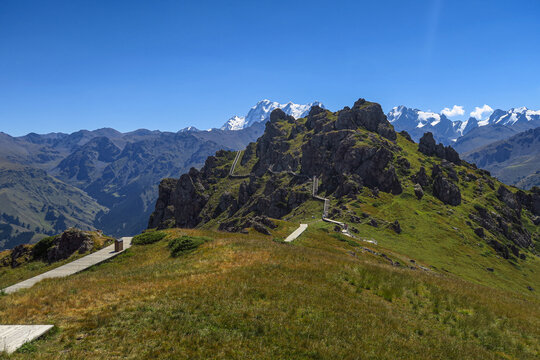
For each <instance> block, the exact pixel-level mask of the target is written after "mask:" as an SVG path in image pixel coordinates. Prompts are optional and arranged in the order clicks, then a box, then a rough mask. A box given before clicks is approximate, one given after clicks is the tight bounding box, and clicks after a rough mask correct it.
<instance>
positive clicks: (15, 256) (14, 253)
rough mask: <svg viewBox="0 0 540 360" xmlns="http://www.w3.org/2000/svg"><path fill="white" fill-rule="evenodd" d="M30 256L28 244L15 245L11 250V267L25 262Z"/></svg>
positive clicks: (30, 249)
mask: <svg viewBox="0 0 540 360" xmlns="http://www.w3.org/2000/svg"><path fill="white" fill-rule="evenodd" d="M31 256H32V248H31V247H30V246H29V245H26V244H21V245H17V246H15V247H14V248H13V249H12V250H11V254H10V259H9V260H10V265H11V267H12V268H16V267H18V266H20V265H22V264H24V263H25V262H27V261H29V260H30V258H31Z"/></svg>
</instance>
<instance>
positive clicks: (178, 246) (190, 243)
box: [169, 236, 210, 257]
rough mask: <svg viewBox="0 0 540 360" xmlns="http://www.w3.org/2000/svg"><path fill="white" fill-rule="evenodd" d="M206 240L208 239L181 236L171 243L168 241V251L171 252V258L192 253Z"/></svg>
mask: <svg viewBox="0 0 540 360" xmlns="http://www.w3.org/2000/svg"><path fill="white" fill-rule="evenodd" d="M208 240H210V239H208V238H205V237H194V236H182V237H179V238H175V239H172V240H171V241H169V249H170V250H171V256H173V257H177V256H179V255H182V254H185V253H188V252H190V251H193V250H195V249H196V248H198V247H199V246H201V245H202V244H203V243H205V242H206V241H208Z"/></svg>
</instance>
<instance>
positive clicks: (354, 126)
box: [148, 99, 540, 258]
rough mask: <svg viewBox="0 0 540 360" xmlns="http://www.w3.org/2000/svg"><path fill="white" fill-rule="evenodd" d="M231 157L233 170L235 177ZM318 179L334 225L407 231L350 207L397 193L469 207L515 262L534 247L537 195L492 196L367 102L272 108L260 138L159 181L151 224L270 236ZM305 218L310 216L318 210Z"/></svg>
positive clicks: (447, 156) (480, 175)
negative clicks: (479, 203)
mask: <svg viewBox="0 0 540 360" xmlns="http://www.w3.org/2000/svg"><path fill="white" fill-rule="evenodd" d="M235 159H238V161H237V162H236V164H237V165H236V169H235V170H234V171H233V172H231V171H230V170H231V166H232V164H233V162H235ZM426 169H430V171H431V174H428V171H429V170H428V171H427V170H426ZM313 178H317V179H318V182H317V184H318V185H317V189H316V193H317V194H320V195H321V196H323V197H324V198H328V199H330V202H334V203H337V204H338V205H333V206H332V207H331V208H330V209H329V211H328V214H329V217H331V218H333V219H341V220H343V221H352V222H353V223H355V224H358V223H362V224H365V225H371V226H373V227H375V228H377V229H391V230H392V232H393V233H394V234H400V236H402V234H403V233H404V232H405V231H408V230H407V228H405V227H404V226H403V224H402V222H401V219H396V217H394V218H391V219H384V218H380V216H375V217H372V216H370V215H368V214H366V215H365V216H364V214H365V213H363V212H362V217H359V216H357V215H355V214H354V213H353V212H351V206H352V205H351V203H356V204H358V203H362V202H364V201H365V199H366V197H367V198H369V199H380V201H379V203H383V202H388V201H390V202H391V201H392V200H389V199H392V198H394V197H397V198H399V199H410V200H407V201H414V202H415V203H418V204H421V203H424V202H428V203H429V204H434V205H430V208H431V206H435V207H437V208H438V209H440V210H438V211H436V212H435V211H434V213H435V214H434V215H441V214H442V213H443V212H447V213H454V210H452V207H462V206H465V209H466V210H465V211H463V210H462V208H460V211H459V213H460V214H463V213H464V212H465V213H467V215H469V216H468V217H465V216H463V215H461V216H463V217H464V219H463V223H468V224H470V225H468V226H469V227H470V231H471V234H473V235H472V236H478V237H480V238H482V239H484V241H485V242H486V243H488V244H490V245H491V246H492V247H493V248H494V249H495V250H496V251H499V252H505V251H506V250H504V249H507V251H508V256H509V258H510V257H513V256H515V257H522V255H521V254H522V253H523V249H533V248H534V245H533V241H532V235H531V234H530V233H529V232H528V230H527V226H526V225H525V221H526V222H527V223H528V224H530V223H535V221H536V219H537V217H538V210H539V208H540V195H539V193H536V192H523V191H518V192H515V193H514V192H512V191H510V190H508V189H506V188H505V187H502V188H499V190H498V192H497V194H498V195H497V196H496V197H494V196H493V193H495V192H496V191H497V190H496V189H497V186H500V184H499V185H498V183H497V181H496V180H495V179H493V178H491V177H490V174H489V172H487V171H485V170H479V169H477V168H476V167H475V166H473V165H471V164H468V163H466V162H464V161H461V159H460V158H459V156H458V155H457V153H456V152H455V151H454V150H453V149H452V148H451V147H449V146H444V145H442V144H436V143H435V140H434V139H433V136H432V135H431V134H429V133H428V134H426V135H425V136H424V137H423V138H422V140H421V141H420V144H419V145H418V146H417V145H416V144H414V143H413V142H411V140H410V139H409V137H408V136H407V134H399V135H398V134H396V133H395V132H394V130H393V129H392V126H391V124H390V123H388V121H387V120H386V117H385V115H384V114H383V113H382V110H381V108H380V106H379V105H378V104H375V103H371V102H367V101H365V100H363V99H360V100H358V101H357V102H356V103H355V104H354V106H353V107H352V108H348V107H346V108H344V109H343V110H340V111H337V112H334V113H332V112H330V111H328V110H326V109H322V108H319V107H317V106H314V107H312V108H311V110H310V111H309V114H308V115H307V116H306V117H305V118H301V119H295V118H294V117H292V116H290V115H287V114H285V113H284V112H283V111H282V110H280V109H276V110H274V111H273V112H272V113H271V115H270V119H269V121H268V122H267V123H266V129H265V132H264V134H263V136H261V137H260V138H259V139H258V141H257V142H255V143H251V144H250V145H248V146H247V148H246V149H245V151H243V153H241V154H240V155H238V154H237V153H234V152H229V151H219V152H217V153H216V155H215V156H210V157H208V158H207V160H206V162H205V165H204V166H203V167H202V169H201V170H200V171H198V170H196V169H191V170H190V171H189V172H188V173H187V174H184V175H182V176H181V177H180V179H178V180H175V179H165V180H163V181H162V182H161V185H160V195H159V199H158V201H157V202H156V208H155V211H154V213H153V214H152V216H151V217H150V221H149V224H148V226H149V227H150V228H167V227H174V226H176V227H213V228H217V229H219V230H224V231H246V228H253V229H255V230H257V231H259V232H262V233H265V234H270V232H271V229H272V227H273V223H272V221H271V220H270V219H285V218H288V217H290V216H292V215H293V214H299V213H305V211H306V209H309V206H308V205H305V204H306V203H308V202H309V201H310V200H311V199H312V195H313V194H312V189H313V188H314V187H313V181H312V179H313ZM471 193H473V194H474V195H473V196H474V199H476V198H484V199H486V201H485V203H486V205H487V207H481V208H483V209H489V210H485V211H483V210H479V209H480V208H478V209H477V208H476V207H474V206H473V205H474V203H473V204H471V201H472V200H473V198H471V195H470V194H471ZM487 194H489V196H488V195H487ZM411 196H412V198H411ZM359 199H364V201H362V200H359ZM347 203H349V206H345V205H343V204H347ZM340 204H341V205H340ZM319 206H320V205H319ZM354 206H358V205H354ZM372 206H374V205H372ZM312 208H313V207H312ZM312 208H311V209H312ZM469 209H470V210H469ZM309 211H312V210H309ZM423 211H426V210H425V209H424V210H423ZM429 211H433V210H429ZM523 213H526V214H527V216H526V217H525V218H524V216H523ZM357 214H358V213H357ZM305 215H306V216H307V217H309V218H312V216H314V215H317V216H320V212H319V211H317V213H316V214H311V213H309V214H308V213H306V214H305ZM471 220H472V222H471ZM539 222H540V220H539ZM428 226H429V225H428ZM474 234H476V235H474ZM512 246H514V247H517V248H518V250H517V252H516V249H514V248H513V247H512ZM501 249H503V250H501ZM504 254H505V256H506V253H504ZM515 254H517V255H515Z"/></svg>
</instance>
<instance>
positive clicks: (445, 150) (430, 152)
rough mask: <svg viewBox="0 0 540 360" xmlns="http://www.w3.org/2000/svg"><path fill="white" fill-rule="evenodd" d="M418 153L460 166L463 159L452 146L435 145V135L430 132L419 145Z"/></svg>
mask: <svg viewBox="0 0 540 360" xmlns="http://www.w3.org/2000/svg"><path fill="white" fill-rule="evenodd" d="M418 151H420V152H421V153H422V154H426V155H427V156H437V157H439V158H441V159H446V160H448V161H450V162H453V163H454V164H459V163H460V162H461V159H460V158H459V154H458V153H457V151H456V150H454V149H453V148H452V147H451V146H450V145H448V146H444V145H443V144H441V143H439V144H437V143H435V139H434V138H433V134H432V133H430V132H427V133H425V134H424V135H423V136H422V137H421V138H420V142H419V144H418Z"/></svg>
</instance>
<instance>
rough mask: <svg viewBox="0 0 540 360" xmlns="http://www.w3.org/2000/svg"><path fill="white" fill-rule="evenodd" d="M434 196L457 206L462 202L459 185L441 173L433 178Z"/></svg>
mask: <svg viewBox="0 0 540 360" xmlns="http://www.w3.org/2000/svg"><path fill="white" fill-rule="evenodd" d="M433 196H435V197H436V198H437V199H439V200H441V201H442V202H443V203H445V204H448V205H452V206H457V205H459V204H461V191H459V187H458V186H457V185H455V184H453V183H452V182H450V180H448V179H447V178H445V177H444V176H442V175H441V174H438V175H437V176H436V177H435V178H434V179H433Z"/></svg>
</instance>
